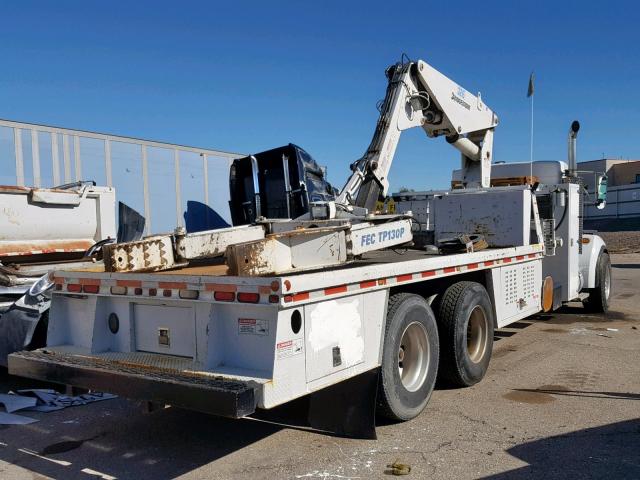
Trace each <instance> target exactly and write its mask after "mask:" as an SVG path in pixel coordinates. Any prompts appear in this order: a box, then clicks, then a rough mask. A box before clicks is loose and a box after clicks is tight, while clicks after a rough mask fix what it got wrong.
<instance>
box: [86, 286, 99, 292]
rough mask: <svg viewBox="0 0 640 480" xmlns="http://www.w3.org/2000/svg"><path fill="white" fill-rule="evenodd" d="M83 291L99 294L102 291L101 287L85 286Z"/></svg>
mask: <svg viewBox="0 0 640 480" xmlns="http://www.w3.org/2000/svg"><path fill="white" fill-rule="evenodd" d="M82 291H83V292H84V293H98V292H99V291H100V285H83V286H82Z"/></svg>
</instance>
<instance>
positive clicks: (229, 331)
mask: <svg viewBox="0 0 640 480" xmlns="http://www.w3.org/2000/svg"><path fill="white" fill-rule="evenodd" d="M386 73H387V78H388V80H389V85H388V88H387V94H386V97H385V100H384V102H383V104H382V108H381V114H380V119H379V120H378V125H377V128H376V131H375V134H374V137H373V140H372V142H371V145H370V146H369V148H368V149H367V151H366V153H365V155H364V156H363V157H362V158H361V159H360V160H358V161H357V162H355V163H354V164H353V165H352V174H351V176H350V178H349V180H348V181H347V182H346V184H345V186H344V187H343V189H342V190H341V192H340V194H339V196H338V197H337V199H336V201H335V202H319V203H317V204H314V205H312V206H311V208H310V212H309V214H307V215H305V216H303V217H302V218H299V219H295V220H288V221H286V220H277V221H276V220H269V219H258V221H257V223H256V224H254V225H251V226H247V227H235V228H231V229H222V230H217V231H211V232H200V233H197V234H186V233H185V232H181V231H177V232H176V233H175V234H174V235H165V236H158V237H151V238H146V239H142V240H141V241H139V242H130V243H122V244H116V245H112V246H108V247H105V248H106V249H107V250H106V251H105V271H104V272H95V271H88V270H84V271H83V270H72V271H70V270H66V271H57V272H56V273H55V279H54V282H55V290H54V292H53V303H52V308H51V314H50V322H49V330H48V342H47V346H46V347H45V348H42V349H40V350H37V351H31V352H26V351H25V352H18V353H14V354H12V355H11V356H10V358H9V370H10V372H11V373H12V374H16V375H22V376H26V377H31V378H36V379H42V380H48V381H53V382H59V383H63V384H70V385H75V386H78V387H84V388H95V389H100V390H104V391H109V392H113V393H117V394H121V395H123V396H126V397H131V398H136V399H141V400H146V401H155V402H163V403H166V404H171V405H175V406H179V407H185V408H190V409H195V410H199V411H203V412H209V413H213V414H217V415H223V416H228V417H234V418H239V417H244V416H247V415H251V414H253V413H254V412H255V411H256V409H270V408H273V407H275V406H278V405H281V404H284V403H286V402H289V401H291V400H293V399H297V398H300V397H305V396H306V398H308V400H309V403H308V405H309V422H310V424H311V425H312V426H313V427H316V428H319V429H325V430H330V431H333V432H336V433H341V434H345V435H352V436H360V437H366V438H372V437H375V427H374V426H375V413H376V411H377V413H379V414H382V415H385V416H387V417H389V418H391V419H394V420H408V419H411V418H413V417H415V416H417V415H418V414H420V412H421V411H422V410H423V409H424V408H425V406H426V405H427V402H428V400H429V397H430V395H431V392H432V390H433V388H434V384H435V381H436V377H437V376H438V375H439V376H440V377H441V378H443V379H446V380H448V381H449V382H451V383H453V384H455V385H458V386H461V387H465V386H470V385H473V384H475V383H477V382H479V381H480V380H481V379H482V378H483V376H484V375H485V373H486V371H487V368H488V366H489V361H490V359H491V352H492V345H493V332H494V329H495V328H499V327H504V326H506V325H509V324H510V323H513V322H515V321H517V320H520V319H522V318H525V317H527V316H530V315H532V314H535V313H537V312H540V311H550V310H552V309H554V308H557V307H558V306H560V305H562V304H563V303H565V302H568V301H571V300H576V299H584V300H585V302H586V304H587V305H588V306H590V307H591V308H592V309H594V310H599V311H603V310H606V309H607V307H608V299H609V296H610V288H611V273H610V263H609V259H608V254H607V250H606V246H605V245H604V242H603V241H602V240H601V239H600V238H599V237H597V236H596V235H588V234H585V233H583V232H582V231H581V227H580V225H581V223H580V222H581V219H580V205H581V202H582V200H581V198H582V192H581V191H580V185H579V183H577V182H578V180H577V177H576V176H575V162H573V163H570V165H569V166H567V167H566V168H565V166H564V164H556V165H551V166H549V165H546V166H538V165H537V164H533V165H531V164H525V165H524V166H521V167H514V168H516V169H517V168H520V169H521V170H523V171H526V172H529V173H519V174H518V175H512V174H509V177H521V178H519V179H518V178H516V179H515V180H513V182H512V183H513V184H511V185H507V186H491V178H492V176H491V163H492V140H493V131H494V129H495V127H496V125H497V123H498V120H497V117H496V115H495V114H494V113H493V112H492V111H491V110H490V109H489V108H488V107H487V106H486V105H485V104H484V103H483V102H482V100H481V98H480V95H479V94H478V95H477V96H475V95H472V94H470V93H469V92H468V91H466V90H464V89H463V88H462V87H460V86H459V85H457V84H456V83H454V82H453V81H451V80H450V79H448V78H447V77H445V76H444V75H442V74H441V73H439V72H438V71H436V70H435V69H433V68H432V67H431V66H429V65H428V64H426V63H425V62H423V61H416V62H404V63H403V62H401V63H398V64H395V65H393V66H391V67H389V69H387V72H386ZM412 127H421V128H423V129H424V130H425V132H426V133H427V135H429V136H430V137H437V136H441V135H443V136H446V137H447V141H448V142H449V143H450V144H451V145H453V146H454V147H455V148H457V149H458V150H460V151H461V154H462V168H461V170H460V171H458V172H457V173H456V178H455V180H456V182H457V186H458V187H460V188H456V189H452V190H450V191H446V192H440V193H437V194H426V195H425V196H424V198H413V199H408V200H407V202H412V210H416V211H419V214H416V215H414V214H413V213H412V212H411V211H409V209H405V211H404V212H402V213H400V214H396V215H382V214H380V215H375V214H373V213H371V212H372V210H373V208H374V206H375V202H376V201H377V200H378V198H379V197H380V196H381V195H384V194H386V191H387V188H388V180H387V175H388V173H389V170H390V166H391V162H392V159H393V156H394V152H395V149H396V146H397V144H398V141H399V138H400V133H401V132H402V131H403V130H406V129H408V128H412ZM576 132H577V124H576V125H574V128H573V129H572V131H571V135H570V142H569V144H570V151H571V152H574V151H575V133H576ZM573 160H575V155H574V157H573ZM543 173H544V175H543ZM494 178H495V175H494ZM425 225H426V227H425ZM425 230H427V231H429V232H432V233H433V243H434V244H436V245H439V246H440V247H441V248H440V249H438V248H436V247H434V246H431V247H427V248H426V249H425V248H411V247H412V245H413V243H412V239H413V236H414V233H415V234H417V233H423V231H425ZM452 237H453V238H454V241H449V240H448V239H449V238H452ZM479 238H481V239H482V241H478V239H479ZM470 240H471V241H470ZM474 240H475V241H474ZM456 242H457V243H458V245H456ZM483 244H484V245H485V246H486V247H487V248H482V246H483ZM445 245H447V246H448V247H447V248H446V250H445V248H444V246H445ZM452 245H453V248H451V246H452ZM456 249H457V251H456ZM445 251H446V252H447V253H446V254H445V253H443V252H445ZM222 254H224V257H221V255H222Z"/></svg>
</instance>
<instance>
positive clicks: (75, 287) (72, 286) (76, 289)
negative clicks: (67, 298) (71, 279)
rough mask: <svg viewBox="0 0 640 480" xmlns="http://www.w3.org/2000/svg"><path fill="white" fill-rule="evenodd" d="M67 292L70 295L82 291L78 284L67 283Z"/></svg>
mask: <svg viewBox="0 0 640 480" xmlns="http://www.w3.org/2000/svg"><path fill="white" fill-rule="evenodd" d="M67 291H68V292H71V293H80V292H81V291H82V285H80V284H79V283H69V284H67Z"/></svg>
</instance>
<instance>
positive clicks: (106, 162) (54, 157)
mask: <svg viewBox="0 0 640 480" xmlns="http://www.w3.org/2000/svg"><path fill="white" fill-rule="evenodd" d="M2 130H5V131H4V132H1V131H2ZM0 133H3V135H1V136H0V143H1V142H4V143H5V145H4V147H5V148H3V149H2V150H1V151H0V168H2V171H3V175H2V176H3V177H5V179H6V178H9V177H11V176H12V173H11V170H12V169H11V165H13V167H14V170H13V175H14V176H15V184H16V185H20V186H25V182H26V183H28V184H29V185H27V186H34V187H51V186H55V185H60V184H62V183H70V182H73V181H78V180H88V179H95V178H96V176H97V177H99V178H104V180H105V181H106V185H107V186H110V187H116V195H118V192H119V190H120V187H124V186H125V185H126V181H125V179H123V178H118V176H117V175H116V176H115V177H114V168H113V162H112V160H113V151H114V148H115V147H117V146H118V145H128V146H129V147H131V146H133V148H134V149H135V150H137V155H136V156H137V158H136V159H135V160H137V161H138V162H139V164H138V165H137V166H135V165H132V166H131V167H132V168H133V169H135V170H137V168H139V169H140V170H141V184H140V185H126V188H127V189H128V190H129V191H131V190H133V189H141V190H142V193H143V195H142V198H143V205H132V207H134V208H137V209H142V210H143V211H144V216H145V218H146V219H147V223H146V233H147V234H149V233H153V232H154V230H152V228H153V227H152V219H153V218H154V217H156V218H160V219H162V220H163V221H164V219H165V216H160V215H159V214H156V215H152V211H153V210H154V208H155V209H156V210H157V209H164V206H158V205H153V204H152V201H151V195H150V181H153V179H154V175H156V173H154V172H155V169H154V168H153V167H154V166H155V164H154V160H153V159H150V158H149V157H150V151H152V153H153V154H154V155H155V156H162V155H160V154H158V152H160V151H161V153H166V154H168V155H171V156H172V157H173V159H172V160H173V168H172V170H173V175H174V176H175V181H174V182H173V187H174V192H173V193H174V195H175V215H176V218H175V220H176V223H175V225H176V226H183V225H184V221H183V218H182V215H183V210H184V205H185V202H184V200H185V199H188V197H189V195H193V194H195V192H191V191H190V192H187V193H186V195H184V194H183V192H182V187H181V173H183V172H182V170H184V168H183V166H182V165H181V159H182V157H185V156H191V157H193V155H194V154H196V155H199V156H200V158H201V162H202V163H201V170H200V171H201V175H202V185H201V187H202V190H201V193H202V195H198V197H199V198H200V199H203V200H204V202H203V203H204V204H205V205H207V206H211V205H210V200H212V199H211V198H210V192H211V191H212V187H213V191H216V190H217V188H218V187H220V188H223V189H224V191H225V192H227V191H228V173H227V174H226V175H224V178H220V175H215V174H214V175H213V177H214V178H210V174H209V170H210V167H212V165H213V166H220V167H224V170H225V171H227V172H228V166H229V164H230V162H231V161H232V160H233V159H234V158H238V157H241V156H243V155H242V154H239V153H232V152H224V151H220V150H212V149H206V148H198V147H189V146H185V145H177V144H172V143H166V142H158V141H152V140H144V139H140V138H134V137H124V136H120V135H110V134H104V133H97V132H89V131H84V130H73V129H68V128H61V127H53V126H48V125H38V124H33V123H25V122H16V121H12V120H1V119H0ZM85 139H86V140H85ZM89 140H91V141H92V142H101V145H102V146H101V147H99V146H98V150H99V149H100V148H101V149H102V159H101V160H102V162H101V163H102V168H103V171H99V170H100V169H99V168H98V166H97V165H96V162H95V161H94V162H88V161H86V160H87V159H86V156H87V154H86V153H85V152H84V151H83V141H89ZM9 143H13V148H12V149H11V148H10V146H9V145H8V144H9ZM96 146H97V145H95V144H94V145H92V146H91V148H90V149H89V148H87V149H86V150H92V154H93V155H95V154H96ZM11 150H12V152H11ZM11 153H13V158H10V156H11ZM7 156H9V158H8V157H7ZM45 156H46V157H48V158H44V157H45ZM27 157H31V158H30V159H29V158H27ZM164 157H165V158H166V157H167V155H164ZM99 163H100V162H99ZM189 163H190V164H191V167H192V168H199V167H193V163H194V162H193V158H190V159H189ZM45 166H46V167H47V171H50V172H51V176H50V177H48V178H45V177H44V175H43V174H42V172H43V167H45ZM165 167H166V165H165ZM199 173H200V172H197V174H199ZM158 175H160V173H158ZM164 175H165V176H166V175H170V173H167V172H165V173H164ZM198 176H199V175H198ZM191 178H193V179H195V178H196V175H194V174H191ZM5 182H6V180H5ZM210 182H213V183H214V185H211V184H210ZM47 183H48V184H47ZM166 193H167V194H169V193H170V192H166ZM225 197H228V195H225ZM217 203H219V204H220V205H217V210H220V211H221V213H219V212H216V213H219V214H220V216H221V217H222V218H225V219H226V218H228V205H227V204H226V202H225V203H224V205H222V204H221V201H218V202H217ZM213 210H214V211H215V210H216V209H215V208H214V209H213ZM163 227H164V228H166V227H165V226H164V225H163Z"/></svg>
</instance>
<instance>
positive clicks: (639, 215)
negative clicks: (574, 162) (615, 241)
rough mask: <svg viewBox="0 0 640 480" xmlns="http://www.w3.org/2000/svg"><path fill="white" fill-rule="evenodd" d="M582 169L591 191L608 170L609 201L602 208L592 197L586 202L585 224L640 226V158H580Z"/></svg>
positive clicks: (616, 227) (607, 227)
mask: <svg viewBox="0 0 640 480" xmlns="http://www.w3.org/2000/svg"><path fill="white" fill-rule="evenodd" d="M578 171H579V172H580V176H581V177H582V178H583V179H584V183H585V186H586V187H587V190H588V191H589V192H590V193H591V195H593V190H594V186H595V178H596V175H598V174H602V173H606V174H607V205H606V207H605V208H604V209H601V210H600V209H598V208H596V207H595V206H594V205H593V204H592V202H590V201H587V203H585V209H584V222H585V228H593V229H597V230H602V231H615V230H640V160H614V159H612V158H603V159H600V160H590V161H586V162H578ZM588 172H594V173H593V174H591V173H588Z"/></svg>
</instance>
